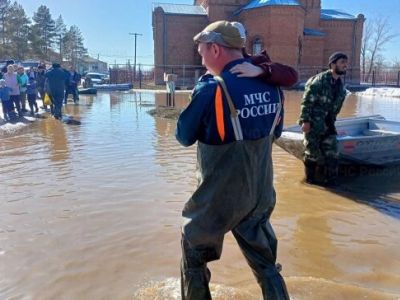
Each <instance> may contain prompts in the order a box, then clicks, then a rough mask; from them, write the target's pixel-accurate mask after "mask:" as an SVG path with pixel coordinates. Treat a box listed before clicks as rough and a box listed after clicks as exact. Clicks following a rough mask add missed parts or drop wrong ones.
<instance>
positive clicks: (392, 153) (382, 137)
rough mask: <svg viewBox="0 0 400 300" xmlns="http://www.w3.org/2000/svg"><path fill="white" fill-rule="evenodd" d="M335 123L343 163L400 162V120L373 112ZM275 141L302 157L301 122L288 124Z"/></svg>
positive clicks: (373, 163)
mask: <svg viewBox="0 0 400 300" xmlns="http://www.w3.org/2000/svg"><path fill="white" fill-rule="evenodd" d="M335 125H336V129H337V132H338V136H337V140H338V149H339V162H340V164H360V165H375V166H389V165H393V164H400V122H395V121H388V120H385V119H384V118H383V117H382V116H380V115H371V116H365V117H354V118H346V119H339V120H337V121H336V124H335ZM276 144H277V145H278V146H280V147H281V148H283V149H284V150H286V151H287V152H289V153H290V154H293V155H294V156H296V157H297V158H299V159H302V157H303V152H304V146H303V133H302V132H301V128H300V126H299V125H295V126H290V127H288V128H285V129H284V131H283V133H282V136H281V137H280V138H279V139H278V140H276Z"/></svg>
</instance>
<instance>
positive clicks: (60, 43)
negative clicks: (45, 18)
mask: <svg viewBox="0 0 400 300" xmlns="http://www.w3.org/2000/svg"><path fill="white" fill-rule="evenodd" d="M55 34H56V42H55V49H54V50H56V51H58V52H60V59H61V60H62V57H63V54H64V51H65V50H64V49H63V48H64V43H65V41H64V40H65V35H66V34H67V26H65V23H64V20H63V18H62V16H61V15H59V16H58V18H57V20H56V27H55Z"/></svg>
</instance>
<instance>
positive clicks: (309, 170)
mask: <svg viewBox="0 0 400 300" xmlns="http://www.w3.org/2000/svg"><path fill="white" fill-rule="evenodd" d="M304 171H305V175H306V182H307V183H310V184H315V183H316V177H315V176H316V171H317V163H316V162H315V161H312V160H308V159H306V160H304Z"/></svg>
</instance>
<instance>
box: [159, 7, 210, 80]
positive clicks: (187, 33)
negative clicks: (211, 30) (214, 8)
mask: <svg viewBox="0 0 400 300" xmlns="http://www.w3.org/2000/svg"><path fill="white" fill-rule="evenodd" d="M208 23H209V22H208V19H207V17H206V16H198V15H193V16H192V15H172V14H164V13H163V11H162V10H161V9H160V10H158V9H156V11H155V12H154V14H153V31H154V58H155V59H154V60H155V65H156V70H155V81H156V84H160V83H163V82H164V81H163V79H164V78H163V74H164V72H168V71H169V70H166V68H164V67H163V66H165V65H169V66H178V65H180V66H181V65H190V66H192V65H201V58H200V56H199V55H198V53H197V46H196V45H195V44H194V42H193V36H194V35H195V34H196V33H198V32H200V31H201V30H202V29H203V28H204V27H205V26H207V24H208ZM160 66H162V67H160ZM177 69H178V68H177ZM177 75H178V76H179V75H180V77H182V74H177Z"/></svg>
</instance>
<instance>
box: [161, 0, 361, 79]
mask: <svg viewBox="0 0 400 300" xmlns="http://www.w3.org/2000/svg"><path fill="white" fill-rule="evenodd" d="M247 2H248V1H247V0H197V1H195V4H197V5H202V6H203V7H205V8H206V10H207V11H208V13H209V16H208V17H207V16H189V15H168V14H164V12H163V11H162V9H160V8H157V9H156V10H155V11H154V12H153V33H154V60H155V65H156V66H161V65H200V64H201V59H200V57H199V55H198V54H197V50H196V46H195V45H194V43H193V36H194V35H195V34H196V33H198V32H200V31H201V30H202V29H203V28H204V27H205V26H206V25H207V24H208V23H210V22H212V21H215V20H220V19H228V20H234V19H238V21H239V22H242V23H243V24H244V25H245V27H246V29H247V32H248V37H247V44H246V47H247V49H248V52H250V53H251V52H252V51H253V49H252V44H253V42H254V40H255V39H256V38H259V39H261V40H262V46H263V48H265V49H267V52H268V53H269V55H270V57H271V59H272V60H273V61H277V62H281V63H284V64H288V65H291V66H294V67H298V68H300V69H302V70H305V69H307V68H309V69H316V67H318V68H324V67H325V66H326V63H327V61H328V57H329V56H330V55H331V54H332V53H333V52H335V51H343V52H345V53H346V54H348V56H349V68H351V69H352V71H351V74H349V76H348V77H347V78H348V79H349V81H352V82H359V78H360V69H359V64H360V49H361V39H362V31H363V23H364V16H362V15H360V16H359V17H358V18H357V20H356V21H354V20H321V19H320V1H319V0H312V1H311V0H301V3H302V5H303V6H265V7H259V8H257V9H250V10H246V11H243V12H241V13H240V15H239V16H234V15H233V14H232V12H233V11H234V10H236V9H237V8H239V7H241V6H243V5H244V4H246V3H247ZM304 28H310V29H314V30H321V31H323V32H325V33H326V35H325V36H323V37H315V36H304V34H303V30H304ZM300 46H301V49H300V48H299V47H300ZM164 71H166V68H162V67H161V68H160V67H156V70H155V78H156V82H157V83H162V82H163V76H162V75H163V73H164ZM178 76H179V74H178ZM300 79H301V80H305V79H307V78H303V77H301V78H300Z"/></svg>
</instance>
